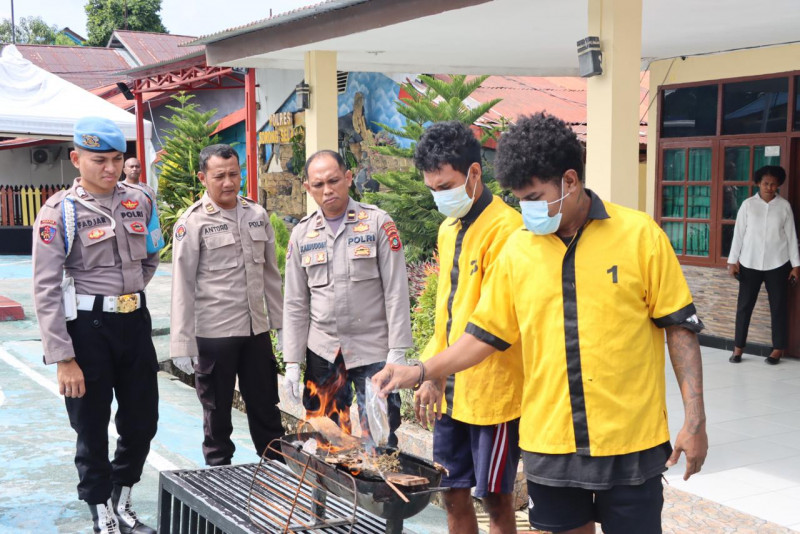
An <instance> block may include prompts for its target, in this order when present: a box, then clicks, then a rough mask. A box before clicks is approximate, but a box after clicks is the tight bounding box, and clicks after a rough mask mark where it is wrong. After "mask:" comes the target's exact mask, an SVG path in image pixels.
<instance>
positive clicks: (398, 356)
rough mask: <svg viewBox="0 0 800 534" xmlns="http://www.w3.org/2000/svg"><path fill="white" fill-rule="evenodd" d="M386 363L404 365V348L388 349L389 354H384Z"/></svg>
mask: <svg viewBox="0 0 800 534" xmlns="http://www.w3.org/2000/svg"><path fill="white" fill-rule="evenodd" d="M386 363H393V364H395V365H406V363H407V362H406V349H389V354H387V355H386Z"/></svg>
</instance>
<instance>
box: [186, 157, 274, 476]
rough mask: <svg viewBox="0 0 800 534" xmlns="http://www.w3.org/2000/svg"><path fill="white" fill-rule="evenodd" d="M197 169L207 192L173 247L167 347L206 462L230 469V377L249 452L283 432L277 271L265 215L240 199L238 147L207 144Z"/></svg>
mask: <svg viewBox="0 0 800 534" xmlns="http://www.w3.org/2000/svg"><path fill="white" fill-rule="evenodd" d="M199 168H200V172H198V173H197V176H198V178H199V179H200V181H201V182H202V183H203V185H205V187H206V192H205V193H204V194H203V197H202V198H201V199H200V200H199V201H197V202H196V203H195V204H193V205H192V206H190V207H189V208H188V209H187V210H186V212H185V213H184V214H183V215H182V216H181V218H180V219H179V220H178V223H177V224H176V225H175V230H174V239H173V241H172V243H173V269H172V327H171V330H170V337H171V339H170V351H171V356H172V358H173V363H175V365H176V366H177V367H178V368H180V369H181V370H183V371H184V372H186V373H189V374H191V373H193V372H196V373H197V374H196V376H195V388H196V390H197V397H198V398H199V399H200V404H202V406H203V433H204V439H203V455H204V456H205V460H206V464H208V465H228V464H230V463H231V458H232V457H233V453H234V449H235V447H234V444H233V441H231V432H232V431H233V426H232V423H231V409H232V407H233V390H234V385H235V384H236V377H237V376H238V377H239V391H240V392H241V394H242V398H243V400H244V404H245V407H246V408H247V421H248V424H249V427H250V437H251V438H252V440H253V445H255V450H256V454H258V455H261V454H262V453H264V452H265V450H266V448H267V446H268V445H269V442H270V441H272V440H273V439H275V438H278V437H281V436H283V435H284V430H283V426H282V425H281V414H280V411H279V410H278V407H277V404H278V401H279V397H278V370H277V363H276V361H275V355H274V354H273V352H272V341H271V339H270V335H269V330H277V335H278V341H279V343H280V328H281V324H282V321H283V301H282V296H281V275H280V271H279V270H278V262H277V259H276V256H275V232H274V230H273V229H272V226H271V225H270V223H269V217H268V216H267V212H266V211H265V210H264V208H262V207H261V206H259V205H258V204H256V203H255V202H253V201H252V200H250V199H247V198H244V197H241V196H239V195H238V192H239V184H240V182H241V178H242V176H241V170H240V168H239V156H238V154H237V153H236V151H235V150H233V149H232V148H231V147H230V146H228V145H221V144H220V145H211V146H208V147H206V148H204V149H203V150H202V151H201V152H200V165H199ZM269 456H274V453H273V454H269Z"/></svg>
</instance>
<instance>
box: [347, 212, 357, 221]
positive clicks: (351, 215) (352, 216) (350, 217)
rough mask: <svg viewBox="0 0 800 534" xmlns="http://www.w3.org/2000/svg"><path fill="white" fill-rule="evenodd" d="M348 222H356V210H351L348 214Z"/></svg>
mask: <svg viewBox="0 0 800 534" xmlns="http://www.w3.org/2000/svg"><path fill="white" fill-rule="evenodd" d="M347 220H348V221H355V220H356V210H350V211H348V212H347Z"/></svg>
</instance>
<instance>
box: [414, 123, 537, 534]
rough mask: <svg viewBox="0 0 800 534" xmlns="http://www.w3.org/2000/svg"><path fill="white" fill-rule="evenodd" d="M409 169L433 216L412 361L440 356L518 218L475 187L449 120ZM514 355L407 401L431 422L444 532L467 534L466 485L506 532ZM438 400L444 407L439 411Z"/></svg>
mask: <svg viewBox="0 0 800 534" xmlns="http://www.w3.org/2000/svg"><path fill="white" fill-rule="evenodd" d="M414 163H415V164H416V166H417V168H418V169H420V170H421V171H422V173H423V176H424V178H425V185H426V186H428V187H429V188H430V190H431V192H432V194H433V199H434V201H435V202H436V206H437V208H438V209H439V211H440V212H441V213H442V214H444V215H445V216H447V219H445V220H444V222H443V223H442V224H441V226H440V227H439V239H438V247H437V248H438V251H439V285H438V288H437V293H436V320H435V326H434V333H433V337H432V338H431V340H430V342H429V343H428V345H427V347H426V348H425V350H424V352H423V355H422V359H423V360H427V359H429V358H431V357H432V356H433V355H435V354H436V353H438V352H441V351H443V350H444V349H446V348H447V347H448V345H450V344H451V343H453V342H455V341H456V340H458V338H459V337H461V335H462V334H463V333H464V328H465V327H466V325H467V321H468V320H469V318H470V316H471V315H472V312H473V311H474V310H475V307H476V306H477V304H478V300H479V299H480V297H481V293H482V290H483V287H484V285H485V283H486V281H487V280H488V275H489V273H490V272H491V270H492V269H493V268H494V266H495V263H496V260H497V258H498V256H499V254H500V251H501V250H502V248H503V245H504V244H505V242H506V240H507V239H508V237H509V236H510V235H511V234H512V233H513V232H514V231H515V230H517V229H518V228H520V227H521V226H522V218H521V217H520V215H519V213H517V212H516V211H515V210H514V209H512V208H510V207H509V206H507V205H506V204H505V203H504V202H503V201H502V200H501V199H500V198H498V197H495V196H493V195H492V193H491V192H490V191H489V189H488V188H486V187H484V185H483V182H482V179H481V178H482V172H481V171H482V169H481V145H480V143H479V142H478V140H477V139H476V138H475V134H473V133H472V130H470V128H469V127H468V126H467V125H465V124H463V123H461V122H458V121H449V122H441V123H437V124H434V125H433V126H431V127H430V128H429V129H428V130H427V131H426V132H425V134H424V135H423V136H422V138H421V139H420V141H419V143H418V144H417V147H416V151H415V154H414ZM521 398H522V353H521V346H520V344H519V343H516V344H515V345H514V346H512V347H511V348H509V349H508V350H507V351H506V352H504V353H501V352H497V353H495V354H493V355H491V356H489V357H488V358H487V359H486V360H484V361H483V362H481V363H480V364H478V365H476V366H475V367H473V368H471V369H466V370H464V371H461V372H459V373H456V374H455V375H450V376H448V377H446V378H442V379H441V380H437V381H428V382H425V383H424V384H423V385H422V386H421V387H420V389H419V390H418V391H417V393H416V395H415V396H414V401H415V402H414V404H415V409H416V412H417V416H418V417H419V419H420V420H421V421H422V422H423V423H430V422H432V421H433V419H434V417H439V420H438V421H437V422H436V426H435V428H434V432H433V459H434V461H436V462H438V463H440V464H442V465H443V466H444V467H445V468H447V470H448V472H447V474H446V475H445V476H444V477H442V482H441V485H442V486H446V487H449V488H450V490H449V491H447V492H445V493H444V494H443V496H444V502H445V508H446V509H447V522H448V526H449V529H450V532H458V533H460V534H477V533H478V522H477V518H476V516H475V508H474V507H473V504H472V495H470V488H473V487H474V488H475V493H474V495H475V497H478V498H481V499H483V503H484V506H485V508H486V510H487V512H488V514H489V523H490V531H491V532H492V534H501V533H502V534H505V533H513V532H516V521H515V518H514V503H513V501H514V495H513V494H514V480H515V478H516V473H517V465H518V463H519V455H520V450H519V415H520V401H521ZM443 401H444V405H443Z"/></svg>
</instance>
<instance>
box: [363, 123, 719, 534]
mask: <svg viewBox="0 0 800 534" xmlns="http://www.w3.org/2000/svg"><path fill="white" fill-rule="evenodd" d="M496 171H497V179H498V181H499V182H500V184H501V185H503V186H504V187H508V188H510V189H511V190H512V191H513V193H514V195H515V196H516V197H518V198H519V199H520V200H521V202H520V205H521V207H522V218H523V222H524V224H525V228H524V229H521V230H519V231H517V232H515V233H514V234H513V235H512V236H511V237H510V238H509V239H508V241H507V242H506V245H505V247H504V249H503V252H502V253H501V255H500V258H499V259H498V261H497V263H498V265H497V269H496V270H495V271H494V272H493V273H492V274H491V279H490V280H489V282H488V283H489V285H490V287H486V288H484V291H483V292H482V297H481V300H480V302H479V304H478V307H477V309H476V311H475V313H474V314H473V315H472V317H471V318H470V320H469V323H468V324H467V327H466V334H465V335H463V336H462V337H461V338H460V339H459V340H458V341H457V342H455V343H453V344H452V345H451V346H450V347H448V348H447V349H446V350H444V351H443V352H441V353H440V354H438V355H437V356H436V357H434V358H432V359H430V360H428V361H427V362H425V363H424V364H422V363H416V364H415V366H414V367H408V366H394V365H392V366H387V367H386V369H385V370H384V371H382V372H381V373H379V374H378V375H376V376H375V377H374V378H373V382H374V383H375V384H380V385H382V386H383V388H382V391H383V392H388V391H391V390H393V389H395V388H398V387H409V386H413V385H415V384H419V383H421V382H423V381H424V380H426V379H430V380H436V379H440V378H441V377H443V376H448V375H450V374H452V373H454V372H458V371H460V370H463V369H467V368H469V367H471V366H473V365H475V364H477V363H479V362H481V361H483V360H484V359H485V358H486V357H488V356H489V355H490V354H492V353H494V352H495V351H496V350H503V349H504V348H505V347H508V346H510V345H512V344H513V343H516V342H518V341H519V342H521V343H522V353H523V365H524V386H523V393H522V415H521V419H520V447H521V448H522V450H523V461H524V464H525V472H526V475H527V479H528V495H529V497H530V501H529V507H530V518H531V524H532V525H533V526H534V527H536V528H538V529H541V530H548V531H552V532H559V533H567V534H589V533H594V531H595V522H599V523H601V524H602V526H603V532H605V533H606V534H627V533H630V532H636V533H637V534H658V533H660V532H661V509H662V506H663V491H662V486H661V474H662V473H663V472H664V471H665V470H666V468H667V467H670V466H672V465H674V464H675V463H676V462H677V461H678V458H679V457H680V455H681V453H684V454H685V455H686V470H685V473H684V479H688V478H689V477H690V476H691V475H693V474H694V473H697V472H698V471H700V469H701V467H702V465H703V462H704V461H705V457H706V453H707V450H708V438H707V435H706V429H705V409H704V403H703V375H702V365H701V360H700V347H699V345H698V342H697V336H696V333H697V332H698V331H700V330H701V329H702V323H701V322H700V320H699V319H698V318H697V315H696V311H695V307H694V304H693V303H692V297H691V294H690V293H689V289H688V286H687V284H686V281H685V279H684V277H683V274H682V271H681V268H680V265H679V263H678V260H677V258H676V256H675V253H674V251H673V250H672V248H671V245H670V243H669V240H668V239H667V237H666V235H665V234H664V232H663V231H662V230H661V229H660V228H659V227H658V225H657V224H656V223H655V222H654V221H653V220H652V219H651V218H650V217H648V216H647V215H646V214H644V213H641V212H638V211H635V210H631V209H628V208H624V207H622V206H618V205H615V204H612V203H610V202H603V201H602V200H600V198H599V197H598V196H597V195H596V194H594V193H593V192H592V191H590V190H588V189H585V188H584V184H583V180H584V179H583V150H582V147H581V145H580V143H579V141H578V139H577V137H576V136H575V134H574V132H572V131H571V130H570V129H569V127H568V126H567V125H566V124H565V123H564V122H563V121H561V120H559V119H557V118H555V117H552V116H548V115H544V114H537V115H534V116H531V117H521V118H520V119H519V120H518V121H517V124H515V125H514V126H512V127H511V128H510V129H509V131H508V132H506V133H505V134H504V135H503V137H502V138H501V140H500V143H499V146H498V150H497V157H496ZM665 332H666V342H667V346H668V348H669V354H670V359H671V360H672V366H673V369H674V371H675V376H676V378H677V380H678V384H679V386H680V390H681V395H682V397H683V403H684V410H685V417H684V424H683V427H682V428H681V430H680V431H679V432H678V435H677V436H676V438H675V442H674V450H673V448H672V446H671V445H670V443H669V428H668V424H667V413H666V400H665V376H664V363H665V362H664V357H665V356H664V336H665Z"/></svg>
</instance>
